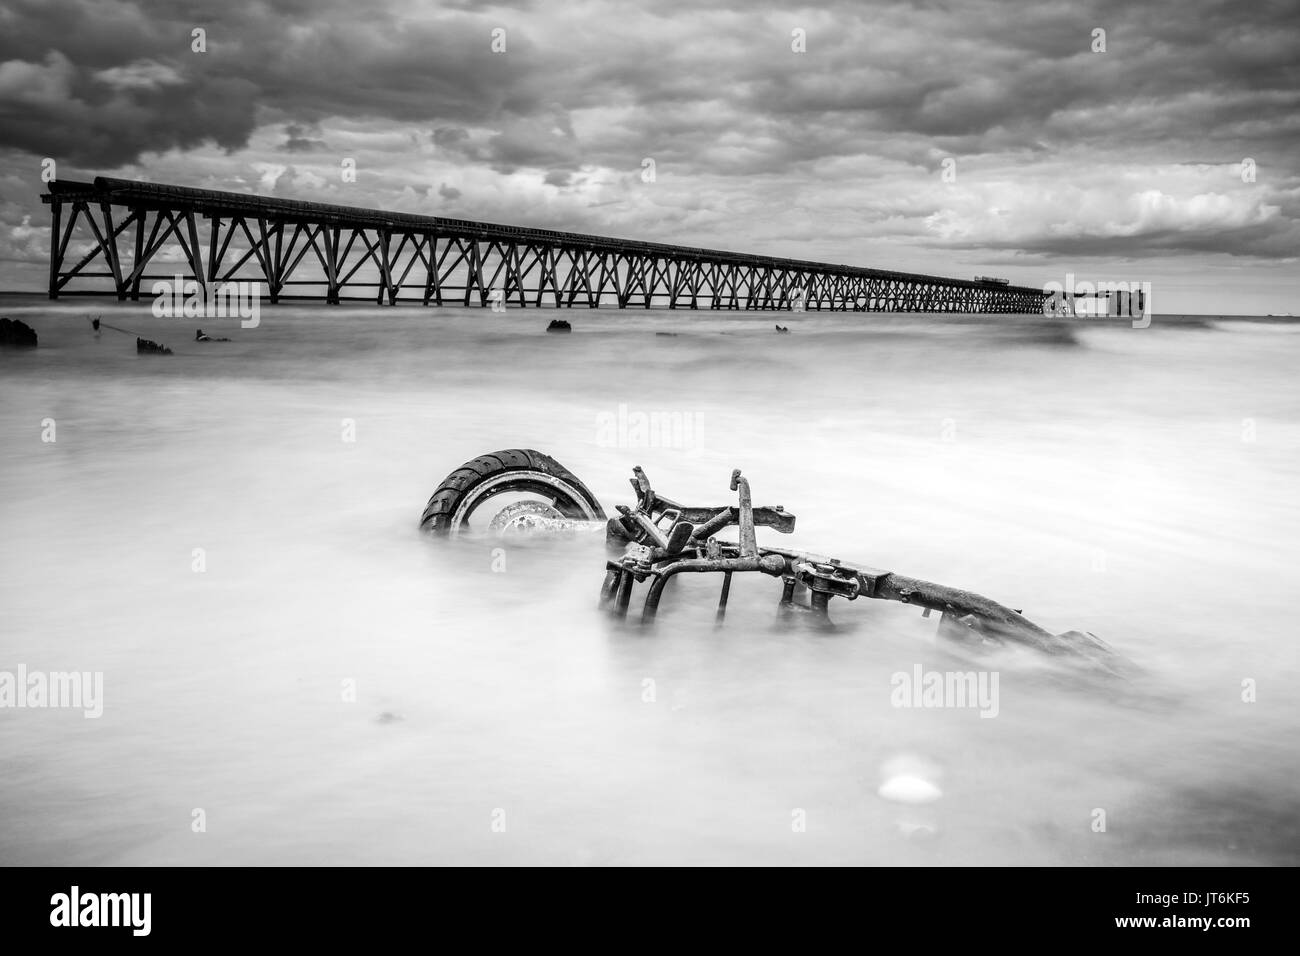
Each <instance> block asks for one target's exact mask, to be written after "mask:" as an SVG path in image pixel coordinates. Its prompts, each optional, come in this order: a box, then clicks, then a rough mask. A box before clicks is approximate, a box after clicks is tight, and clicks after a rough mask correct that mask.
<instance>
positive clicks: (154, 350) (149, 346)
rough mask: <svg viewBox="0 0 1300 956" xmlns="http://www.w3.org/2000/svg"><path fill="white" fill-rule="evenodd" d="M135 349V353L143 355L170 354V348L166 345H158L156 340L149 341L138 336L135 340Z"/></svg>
mask: <svg viewBox="0 0 1300 956" xmlns="http://www.w3.org/2000/svg"><path fill="white" fill-rule="evenodd" d="M135 351H136V353H137V354H144V355H171V354H172V350H171V349H169V348H168V347H167V346H165V345H160V344H158V343H157V342H153V341H150V340H149V339H140V338H137V339H136V340H135Z"/></svg>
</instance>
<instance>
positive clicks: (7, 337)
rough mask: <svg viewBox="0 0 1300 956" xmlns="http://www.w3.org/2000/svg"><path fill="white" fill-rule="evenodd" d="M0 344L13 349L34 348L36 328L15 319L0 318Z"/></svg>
mask: <svg viewBox="0 0 1300 956" xmlns="http://www.w3.org/2000/svg"><path fill="white" fill-rule="evenodd" d="M0 345H5V346H8V347H9V348H13V349H34V348H36V330H35V329H33V328H32V327H31V326H30V325H28V324H27V323H26V322H19V321H18V320H17V319H0Z"/></svg>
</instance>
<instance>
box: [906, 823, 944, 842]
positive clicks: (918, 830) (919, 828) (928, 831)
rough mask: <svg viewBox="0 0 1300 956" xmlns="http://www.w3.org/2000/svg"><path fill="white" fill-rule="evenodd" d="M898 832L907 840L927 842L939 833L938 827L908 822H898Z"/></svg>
mask: <svg viewBox="0 0 1300 956" xmlns="http://www.w3.org/2000/svg"><path fill="white" fill-rule="evenodd" d="M898 832H899V833H901V834H903V836H904V837H906V838H907V839H909V840H928V839H930V838H931V837H933V836H936V835H937V834H938V833H939V829H938V827H936V826H934V825H933V824H931V823H915V822H912V821H910V820H899V821H898Z"/></svg>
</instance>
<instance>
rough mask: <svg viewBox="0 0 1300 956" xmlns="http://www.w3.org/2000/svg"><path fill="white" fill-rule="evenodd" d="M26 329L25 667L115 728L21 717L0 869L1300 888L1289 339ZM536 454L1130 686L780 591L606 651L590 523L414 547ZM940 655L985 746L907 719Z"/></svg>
mask: <svg viewBox="0 0 1300 956" xmlns="http://www.w3.org/2000/svg"><path fill="white" fill-rule="evenodd" d="M3 306H4V307H3V312H4V314H6V315H8V316H10V317H11V318H15V319H22V320H23V321H26V322H28V323H29V324H30V325H32V326H33V327H34V328H36V330H37V331H38V333H39V335H40V338H41V347H40V348H39V349H38V350H36V351H35V352H23V353H17V352H8V353H3V354H0V398H2V401H0V440H2V441H3V469H0V527H2V529H3V537H4V548H3V565H2V566H0V608H2V611H3V614H2V620H0V671H10V672H14V671H16V669H17V668H19V667H20V666H21V667H23V668H26V669H27V670H28V671H42V672H58V671H74V670H75V671H81V672H102V675H103V677H102V679H103V700H102V708H103V711H102V716H100V717H98V718H90V719H88V718H86V717H85V716H83V713H82V711H80V710H76V709H54V708H44V709H40V708H23V709H19V708H3V709H0V767H3V772H2V773H0V863H5V864H34V863H48V864H74V863H75V864H145V863H148V864H229V863H254V864H262V863H310V864H316V863H360V864H380V863H384V864H421V863H505V862H510V863H547V864H623V863H670V862H688V863H744V864H754V863H842V864H847V863H868V864H872V863H888V864H917V865H923V864H976V863H979V864H1013V863H1014V864H1057V863H1065V864H1130V863H1147V864H1191V863H1208V864H1227V863H1247V864H1250V863H1296V862H1300V823H1298V822H1297V821H1298V820H1300V783H1297V772H1296V771H1297V740H1300V708H1297V707H1296V705H1295V702H1294V697H1293V694H1294V692H1295V688H1296V686H1297V678H1298V677H1300V667H1298V666H1297V654H1296V631H1295V623H1294V620H1293V614H1292V608H1291V605H1292V603H1293V601H1294V598H1295V596H1296V594H1297V570H1296V569H1297V568H1300V507H1298V506H1297V490H1298V489H1300V389H1297V388H1296V385H1295V374H1296V372H1295V370H1296V369H1297V367H1300V327H1297V326H1295V325H1289V324H1283V323H1269V322H1264V321H1250V320H1213V321H1210V320H1206V321H1199V322H1198V321H1173V320H1162V319H1161V318H1159V317H1157V319H1156V321H1155V323H1154V324H1153V325H1152V326H1151V327H1150V328H1148V329H1133V328H1130V327H1129V326H1127V325H1122V324H1107V323H1103V322H1099V321H1095V320H1093V321H1088V320H1080V321H1075V322H1071V323H1065V322H1062V321H1059V320H1049V319H1025V318H999V319H992V318H939V317H930V316H915V315H914V316H880V315H872V316H863V315H852V314H850V315H837V316H818V315H815V314H804V315H791V314H785V315H782V316H780V320H781V321H782V323H783V324H789V325H790V326H791V327H792V329H793V331H792V333H791V334H790V335H788V336H787V335H776V334H774V332H773V329H772V325H773V316H772V314H770V313H769V314H759V313H748V314H746V313H734V314H727V313H713V312H707V311H702V312H685V311H678V312H666V311H663V312H654V313H646V312H632V311H629V312H624V313H620V312H618V311H608V310H604V311H587V310H575V311H573V312H572V313H564V317H565V318H569V319H571V320H572V321H573V323H574V326H575V330H574V332H573V333H572V334H571V335H548V334H546V333H545V332H544V331H543V329H544V327H545V324H546V322H547V320H548V319H550V318H552V317H554V315H555V313H552V312H543V311H533V310H527V311H510V312H508V313H506V314H504V315H498V314H494V313H492V312H491V311H489V310H477V309H475V310H467V309H459V308H446V309H439V310H434V309H421V308H419V307H398V308H395V309H394V308H377V307H356V308H352V307H336V308H328V309H327V308H325V307H323V306H314V305H313V306H308V305H282V306H278V307H269V306H267V307H264V308H263V310H262V315H261V325H260V326H259V327H258V328H255V329H241V328H239V327H238V324H237V323H235V322H233V321H225V322H220V321H215V322H203V323H199V322H196V321H193V320H191V321H189V322H188V323H186V322H184V321H181V320H169V319H157V318H154V317H153V316H152V315H150V313H149V309H148V306H147V305H146V304H136V305H131V304H124V305H118V304H117V303H112V304H110V305H104V304H102V303H95V304H93V305H89V304H87V303H84V302H81V303H77V302H74V303H70V304H69V303H64V302H60V303H48V302H46V301H44V300H43V299H39V298H35V297H29V298H19V297H8V298H6V299H4V301H3ZM88 312H91V313H93V314H99V315H103V317H104V321H105V322H108V323H111V324H115V325H119V326H121V327H123V328H129V329H132V330H134V331H139V332H140V333H142V334H144V335H146V336H147V337H150V338H153V339H156V340H158V341H161V342H164V343H166V344H168V345H170V346H172V347H173V348H174V349H175V353H176V354H174V355H172V356H169V357H168V356H148V355H143V356H141V355H137V354H136V352H135V344H134V341H133V340H132V338H131V337H130V336H128V335H125V334H119V333H117V332H114V331H112V330H108V329H105V330H103V331H101V332H100V334H99V335H98V336H96V335H95V334H93V333H92V332H91V330H90V325H89V323H88V321H87V319H86V315H87V313H88ZM787 320H788V321H787ZM197 324H203V325H204V326H205V328H208V331H209V332H211V333H213V334H217V335H223V336H229V337H230V338H231V339H232V341H231V342H229V343H196V342H193V341H191V340H192V338H193V326H195V325H197ZM657 332H667V333H675V334H673V335H657V334H656V333H657ZM611 423H613V424H612V425H611ZM647 423H650V424H649V427H644V426H646V425H647ZM51 429H53V430H51ZM51 438H53V439H54V440H49V439H51ZM513 447H530V448H536V449H539V450H541V451H544V452H547V453H549V454H551V455H553V456H555V457H556V458H558V459H559V460H560V461H561V462H562V463H564V464H565V465H566V466H568V467H569V468H570V469H572V470H573V471H574V472H575V473H576V474H577V475H578V476H579V477H581V478H582V479H583V480H584V481H585V482H586V483H587V484H588V485H589V486H590V487H591V489H592V490H593V491H594V492H595V494H596V495H597V497H598V498H599V499H600V501H601V502H602V504H603V505H604V506H605V508H606V509H607V510H610V511H612V508H613V505H614V504H616V503H630V501H631V494H630V489H629V487H628V485H627V478H628V476H629V474H630V471H631V468H632V466H633V465H638V464H639V465H642V466H643V467H644V468H645V470H646V472H647V473H648V475H649V476H650V478H651V480H652V481H653V482H654V484H655V486H656V488H657V489H658V490H660V491H661V492H663V493H664V494H666V495H668V496H670V497H673V498H676V499H679V500H685V501H687V502H696V503H701V504H719V505H721V504H726V503H728V502H730V501H731V500H732V499H733V494H732V492H730V491H729V490H728V479H729V477H730V473H731V470H732V469H733V468H741V469H743V471H744V473H745V475H746V476H747V477H748V478H749V480H750V482H751V484H752V486H753V489H754V497H755V501H756V503H758V504H781V505H783V506H784V507H785V508H787V509H788V510H790V511H792V512H794V513H795V514H796V515H797V516H798V525H797V528H796V530H795V532H794V534H793V535H791V536H789V537H788V538H787V537H785V536H779V535H776V534H775V532H773V531H770V530H768V529H760V530H759V536H760V541H764V540H768V541H770V540H772V539H774V538H778V537H779V538H781V541H780V543H781V544H783V545H785V544H788V545H791V546H796V547H798V546H802V547H805V548H807V549H809V550H813V551H818V552H821V553H823V554H831V555H836V556H839V557H843V558H845V559H849V560H854V561H860V562H863V563H867V564H871V565H874V566H876V567H881V568H887V569H892V570H896V571H899V572H902V573H905V574H910V575H915V576H918V577H923V578H928V579H930V580H934V581H939V582H942V583H946V584H952V585H955V586H960V587H964V588H969V589H971V590H974V591H978V592H980V593H983V594H986V595H988V596H989V597H992V598H994V599H995V600H998V601H1001V602H1003V603H1005V604H1008V605H1010V606H1013V607H1016V608H1024V612H1025V614H1026V615H1027V616H1028V617H1029V618H1030V619H1032V620H1034V621H1036V622H1038V623H1040V624H1042V625H1043V626H1045V627H1047V628H1048V629H1049V630H1051V631H1053V632H1061V631H1066V630H1070V629H1076V628H1077V629H1081V630H1088V631H1091V632H1093V633H1095V634H1097V635H1099V636H1101V637H1102V638H1104V639H1105V640H1106V641H1108V642H1109V643H1110V644H1111V645H1112V646H1113V647H1114V648H1115V649H1116V650H1117V651H1119V652H1121V653H1122V654H1123V655H1125V656H1126V657H1127V658H1128V659H1129V660H1130V661H1132V662H1133V664H1134V665H1135V666H1136V668H1138V669H1139V672H1138V673H1136V674H1135V676H1133V677H1131V678H1130V679H1128V680H1098V679H1096V678H1093V677H1087V676H1084V675H1080V674H1075V673H1073V672H1072V671H1071V669H1069V668H1066V667H1060V666H1056V665H1048V664H1047V663H1046V662H1044V661H1041V660H1038V659H1037V658H1036V657H1035V656H1034V655H1031V654H1026V653H1016V654H1005V653H1004V654H995V655H987V656H979V657H977V658H971V657H967V656H965V655H964V654H959V653H958V652H957V651H955V650H952V649H949V648H947V647H945V646H941V645H940V644H938V643H936V640H935V623H936V620H935V619H934V618H931V619H929V620H926V619H923V618H922V617H921V616H920V615H919V613H917V612H916V611H915V610H914V609H911V608H906V607H902V606H899V605H893V604H885V603H883V602H873V601H868V600H859V601H855V602H853V603H851V604H850V603H847V602H844V601H837V602H834V604H833V606H832V610H833V617H834V618H835V621H836V623H837V627H836V628H835V629H834V630H832V631H826V630H821V629H816V628H811V627H807V626H804V625H802V624H799V623H795V624H793V625H791V624H780V623H778V621H777V618H776V615H775V613H774V612H775V606H776V602H777V598H778V596H779V584H778V583H777V582H774V581H772V580H771V579H769V578H766V577H761V576H738V577H737V579H736V583H735V585H734V587H733V591H732V595H731V603H730V610H729V612H728V617H727V621H726V624H725V626H723V627H721V628H715V627H714V625H713V608H714V605H715V603H716V585H717V582H716V580H712V579H710V580H704V577H706V576H698V578H699V579H697V580H691V581H682V582H680V583H679V584H678V585H676V586H675V587H674V589H673V591H672V592H671V593H670V594H669V595H668V596H667V597H666V598H665V601H664V606H663V609H662V611H661V614H660V619H659V623H658V626H657V627H656V628H654V629H653V631H645V630H641V629H638V628H634V627H615V626H613V625H612V624H611V623H610V622H609V621H608V620H607V619H606V618H605V617H604V616H603V615H602V614H601V613H599V612H598V610H597V608H596V598H597V593H598V591H599V587H600V582H601V579H602V577H603V566H604V561H605V554H604V549H603V544H602V540H601V537H600V536H599V535H588V536H581V537H578V538H576V539H574V540H571V541H565V542H560V543H556V544H551V545H545V544H518V545H511V546H510V547H507V548H504V549H502V550H501V551H499V552H498V551H494V550H493V548H494V544H493V542H491V541H481V540H467V541H456V542H450V541H445V540H435V539H431V538H429V537H426V536H423V535H421V534H420V533H419V531H418V530H417V521H418V518H419V515H420V512H421V510H422V508H423V507H424V504H425V502H426V500H427V499H428V497H429V495H430V494H431V493H432V492H433V490H434V489H435V488H436V487H437V485H438V483H439V482H440V481H441V480H442V478H443V477H444V476H445V475H446V474H447V473H448V472H450V471H451V470H453V469H454V468H456V467H457V466H459V465H460V464H461V463H462V462H463V461H465V460H467V459H469V458H472V457H474V456H475V455H477V454H479V453H481V452H487V451H492V450H496V449H500V448H513ZM751 578H757V579H756V580H751ZM918 665H919V666H920V667H922V668H924V669H925V670H926V671H932V670H938V671H951V670H962V671H964V670H970V669H980V670H983V671H990V670H995V671H996V672H997V674H998V676H999V679H1000V680H999V685H998V687H999V700H998V707H997V714H996V717H995V718H994V719H985V718H984V717H981V715H980V712H979V711H978V710H976V709H974V708H971V707H945V708H924V707H921V708H918V707H902V706H896V704H897V703H898V701H897V699H896V698H895V697H894V696H893V694H892V691H893V683H892V681H893V678H894V676H895V675H897V674H899V673H907V674H911V673H913V671H914V668H916V667H917V666H918ZM900 775H901V776H902V777H904V778H908V779H911V780H912V781H913V783H915V781H916V780H922V781H924V784H925V786H924V787H919V785H917V786H913V787H912V789H911V790H910V791H909V790H908V788H907V787H906V786H903V790H904V791H906V792H904V793H902V794H901V797H900V795H899V793H898V792H897V791H898V787H897V786H895V787H894V788H892V789H891V788H890V787H886V788H885V789H884V790H882V785H885V784H886V783H887V782H888V781H890V780H893V781H894V782H895V784H897V782H898V778H899V777H900ZM918 787H919V789H918ZM197 811H202V813H201V814H200V813H197ZM1099 811H1100V813H1099ZM200 821H201V825H200Z"/></svg>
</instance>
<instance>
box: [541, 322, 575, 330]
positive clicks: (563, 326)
mask: <svg viewBox="0 0 1300 956" xmlns="http://www.w3.org/2000/svg"><path fill="white" fill-rule="evenodd" d="M546 331H547V332H572V331H573V326H572V325H570V324H569V320H568V319H551V324H550V325H548V326H547V327H546Z"/></svg>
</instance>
